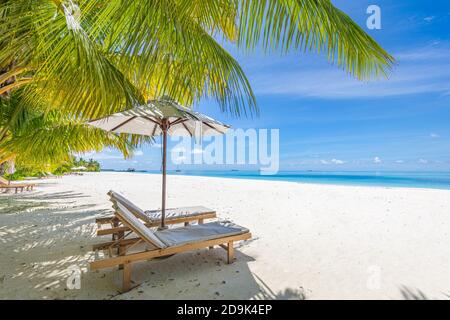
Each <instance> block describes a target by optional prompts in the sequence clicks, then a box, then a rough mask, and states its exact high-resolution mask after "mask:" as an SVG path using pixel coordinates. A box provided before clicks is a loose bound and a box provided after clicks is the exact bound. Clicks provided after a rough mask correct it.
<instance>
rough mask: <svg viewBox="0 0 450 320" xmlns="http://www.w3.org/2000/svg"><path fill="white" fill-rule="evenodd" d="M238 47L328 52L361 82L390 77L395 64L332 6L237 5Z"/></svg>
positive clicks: (291, 1)
mask: <svg viewBox="0 0 450 320" xmlns="http://www.w3.org/2000/svg"><path fill="white" fill-rule="evenodd" d="M236 2H237V3H238V4H239V13H240V16H239V37H238V42H237V44H238V46H239V47H240V48H243V49H245V50H251V49H254V48H256V47H258V46H262V47H263V48H264V49H266V50H268V51H271V50H280V51H282V52H287V51H289V50H301V51H313V52H316V53H322V52H325V53H326V55H327V57H328V60H329V61H330V62H331V63H334V64H336V65H338V66H339V67H342V68H344V69H345V70H346V71H347V72H349V73H350V74H352V75H354V76H355V77H357V78H359V79H371V78H374V77H379V76H387V75H388V73H389V71H390V69H391V67H392V64H393V63H394V58H393V57H392V56H391V55H389V54H388V53H387V52H386V51H385V50H384V49H383V48H382V47H381V46H380V45H379V44H378V43H377V42H376V41H375V40H373V39H372V38H371V37H370V36H369V35H368V34H367V33H366V32H364V30H362V29H361V28H360V27H359V26H358V25H357V24H356V23H355V22H353V20H352V19H351V18H350V17H349V16H348V15H346V14H345V13H343V12H342V11H341V10H339V9H337V8H336V7H334V6H333V4H332V3H331V1H330V0H236Z"/></svg>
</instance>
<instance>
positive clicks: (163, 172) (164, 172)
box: [160, 119, 168, 229]
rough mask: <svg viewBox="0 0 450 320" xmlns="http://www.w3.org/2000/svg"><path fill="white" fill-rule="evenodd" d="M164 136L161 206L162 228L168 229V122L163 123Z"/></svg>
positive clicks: (164, 120)
mask: <svg viewBox="0 0 450 320" xmlns="http://www.w3.org/2000/svg"><path fill="white" fill-rule="evenodd" d="M161 129H162V136H163V156H162V205H161V228H160V229H166V224H165V220H166V175H167V130H168V124H167V120H166V119H163V121H162V126H161Z"/></svg>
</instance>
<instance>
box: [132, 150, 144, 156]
mask: <svg viewBox="0 0 450 320" xmlns="http://www.w3.org/2000/svg"><path fill="white" fill-rule="evenodd" d="M134 155H135V156H136V157H140V156H143V155H144V152H142V151H141V150H138V151H136V152H135V153H134Z"/></svg>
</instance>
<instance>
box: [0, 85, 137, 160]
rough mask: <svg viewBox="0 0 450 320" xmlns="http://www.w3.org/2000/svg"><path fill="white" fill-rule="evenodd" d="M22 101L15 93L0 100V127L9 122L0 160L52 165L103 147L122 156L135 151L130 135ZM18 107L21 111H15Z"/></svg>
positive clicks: (1, 141)
mask: <svg viewBox="0 0 450 320" xmlns="http://www.w3.org/2000/svg"><path fill="white" fill-rule="evenodd" d="M24 104H25V102H24V101H23V100H22V99H21V96H20V94H17V93H13V94H12V96H11V97H10V98H9V99H0V121H1V122H0V126H3V123H2V122H5V121H6V122H9V125H8V128H9V129H8V130H7V132H6V133H5V134H4V137H3V138H2V139H0V163H4V162H6V161H9V160H14V161H16V162H17V163H19V164H21V165H24V166H27V167H34V168H43V167H53V168H54V167H56V166H58V165H60V164H61V163H63V162H67V161H71V158H72V155H73V154H78V153H83V152H88V151H92V150H95V151H100V150H102V149H103V148H104V147H113V148H116V149H118V150H120V151H121V152H122V153H123V154H124V155H125V156H128V155H130V154H131V153H132V152H133V150H134V145H133V142H132V141H131V139H130V137H129V136H125V135H122V136H119V135H115V134H112V133H108V132H106V131H103V130H100V129H96V128H94V127H92V126H88V125H86V124H85V122H84V121H82V120H81V119H74V118H72V117H68V116H67V115H65V114H64V113H61V112H59V111H57V110H52V111H50V112H48V113H44V112H42V109H34V108H31V107H29V106H24ZM17 105H21V107H20V108H19V107H17ZM18 109H20V110H21V112H20V113H17V112H16V110H18ZM3 127H5V126H3Z"/></svg>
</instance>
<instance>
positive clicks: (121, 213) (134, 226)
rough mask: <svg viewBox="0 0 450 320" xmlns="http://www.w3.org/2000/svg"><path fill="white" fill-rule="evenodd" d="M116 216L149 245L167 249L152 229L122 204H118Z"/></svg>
mask: <svg viewBox="0 0 450 320" xmlns="http://www.w3.org/2000/svg"><path fill="white" fill-rule="evenodd" d="M116 215H117V216H118V218H119V219H120V220H121V221H122V223H123V224H125V225H127V226H128V227H129V228H130V229H131V230H133V231H134V232H135V233H136V234H137V235H139V237H141V238H142V239H143V240H145V241H146V242H147V243H149V244H152V245H154V246H156V247H158V248H160V249H164V248H167V245H166V244H165V243H164V242H162V241H161V240H160V239H159V238H158V237H157V236H156V234H155V233H154V232H153V231H152V230H151V229H150V228H148V227H146V226H145V224H143V223H142V221H140V220H139V219H138V218H136V216H135V215H134V214H133V213H131V212H130V211H129V210H128V209H127V208H126V207H125V206H123V205H122V204H121V203H120V202H118V203H117V210H116Z"/></svg>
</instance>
